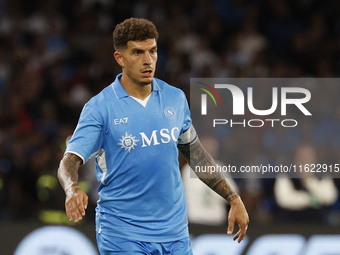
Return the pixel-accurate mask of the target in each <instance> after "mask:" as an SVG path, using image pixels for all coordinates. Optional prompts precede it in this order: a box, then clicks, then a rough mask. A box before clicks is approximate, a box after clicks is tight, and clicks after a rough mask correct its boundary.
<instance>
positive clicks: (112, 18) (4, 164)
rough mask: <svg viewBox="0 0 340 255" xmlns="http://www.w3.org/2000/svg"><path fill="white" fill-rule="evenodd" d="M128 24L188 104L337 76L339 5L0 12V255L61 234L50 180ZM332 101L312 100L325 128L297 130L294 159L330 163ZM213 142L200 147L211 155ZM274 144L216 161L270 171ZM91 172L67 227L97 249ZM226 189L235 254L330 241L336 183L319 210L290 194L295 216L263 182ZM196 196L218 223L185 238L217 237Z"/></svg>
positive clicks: (152, 2)
mask: <svg viewBox="0 0 340 255" xmlns="http://www.w3.org/2000/svg"><path fill="white" fill-rule="evenodd" d="M132 16H134V17H145V18H148V19H150V20H152V21H153V22H154V23H155V24H156V26H157V27H158V30H159V32H160V38H159V42H158V47H159V50H158V54H159V60H158V66H157V72H156V76H157V77H158V78H160V79H163V80H165V81H167V82H168V83H170V84H172V85H174V86H177V87H179V88H181V89H183V90H184V91H185V92H186V94H187V95H188V100H189V85H190V77H235V78H240V77H271V78H275V77H291V78H298V77H315V78H326V77H328V78H336V77H339V76H340V50H339V49H340V2H339V1H338V0H327V1H318V0H255V1H250V0H197V1H194V0H181V1H177V0H173V1H171V2H168V1H164V0H162V1H157V0H144V1H133V0H124V1H123V0H122V1H119V0H30V1H24V0H11V1H10V0H0V240H1V241H0V251H1V252H0V253H1V254H3V255H7V254H13V252H14V250H15V247H16V246H17V245H18V244H19V242H20V241H21V240H22V239H23V238H24V236H26V235H27V234H28V233H30V232H31V231H33V230H35V229H37V228H39V227H42V226H45V225H49V224H69V223H68V220H67V217H66V215H65V213H64V193H63V190H62V188H61V187H60V185H59V183H58V181H57V178H56V170H57V168H58V164H59V161H60V159H61V157H62V155H63V151H64V149H65V146H66V144H65V141H66V139H67V138H68V137H69V136H70V135H71V134H72V132H73V129H74V128H75V126H76V123H77V120H78V116H79V113H80V111H81V108H82V106H83V104H84V103H85V102H86V101H87V100H88V99H89V98H90V97H91V96H92V95H95V94H96V93H98V92H99V91H101V90H102V89H103V88H104V87H106V86H107V85H109V84H110V83H111V82H112V81H113V80H114V78H115V76H116V74H118V73H119V72H120V68H119V66H118V65H117V64H116V63H115V61H114V58H113V47H112V31H113V29H114V27H115V25H116V24H118V23H120V22H121V21H123V20H124V19H125V18H129V17H132ZM264 93H265V92H264ZM339 95H340V92H339V89H338V88H336V89H335V90H334V91H332V92H329V91H328V93H326V94H323V95H319V96H323V97H326V99H327V98H328V97H329V106H328V108H327V109H325V116H326V117H327V118H326V117H325V118H321V119H320V122H322V123H323V124H324V125H321V126H320V128H319V129H318V130H316V131H315V130H313V128H312V127H305V128H306V130H308V131H309V132H310V133H309V134H310V135H309V136H308V139H309V141H310V143H309V145H308V146H310V147H308V146H307V147H308V148H306V145H304V144H301V147H299V150H297V151H295V152H292V153H295V154H292V157H299V155H300V156H301V155H302V156H301V157H303V155H306V154H308V155H314V156H315V155H317V156H320V157H322V156H323V157H324V158H326V159H327V155H328V154H332V155H333V156H336V155H340V142H339V141H340V140H339V137H338V130H339V129H338V127H340V107H338V108H336V107H333V103H335V102H338V100H339V99H338V98H339V97H338V96H339ZM314 102H316V103H317V101H314ZM337 104H338V103H337ZM337 104H336V105H337ZM315 107H317V105H315ZM327 114H328V115H327ZM321 117H322V116H321ZM323 117H324V116H323ZM326 134H327V135H326ZM218 135H219V134H213V135H212V137H208V138H206V141H205V142H206V146H209V145H212V146H210V147H209V148H211V149H210V150H211V152H212V151H213V150H214V143H215V144H216V141H215V140H216V139H217V137H218ZM283 137H284V136H282V134H280V133H270V134H268V133H266V132H258V133H257V134H256V135H253V136H247V137H242V136H240V135H238V134H235V135H232V136H228V137H225V139H226V140H225V147H224V148H223V150H222V151H223V153H220V154H219V155H216V157H217V159H218V160H220V161H222V162H224V163H232V164H234V165H240V164H241V162H243V161H245V160H249V161H251V160H253V159H254V158H256V157H255V156H256V155H254V154H255V152H266V157H267V158H268V160H270V161H271V162H277V161H278V158H279V157H280V155H282V154H284V153H286V149H287V148H286V147H285V146H284V145H285V139H282V138H283ZM269 138H270V139H269ZM275 138H281V141H278V142H277V143H276V144H275V143H274V144H271V146H274V147H275V148H276V149H275V150H274V149H273V148H268V139H269V140H270V141H273V139H274V140H275ZM300 138H301V137H297V141H300V140H301V139H300ZM297 145H299V144H297ZM215 147H216V146H215ZM313 150H314V152H313ZM267 152H268V153H267ZM212 153H213V152H212ZM230 160H232V162H230ZM297 160H298V159H297ZM181 162H183V159H181ZM92 165H93V162H91V161H90V162H89V163H88V164H87V165H86V166H84V167H83V168H82V169H81V171H80V176H81V180H82V182H81V185H82V186H83V188H84V189H85V190H86V191H87V192H88V194H89V196H90V206H89V208H88V210H87V216H86V218H85V220H83V222H82V223H80V224H78V225H72V224H71V226H72V227H74V228H76V229H78V230H80V231H81V232H83V233H85V234H86V235H87V236H88V238H90V240H92V241H93V242H94V243H95V232H94V207H95V202H96V199H97V195H96V188H97V184H96V180H95V178H94V173H93V171H91V170H90V169H91V167H92ZM235 185H236V186H237V188H238V190H239V193H240V194H241V195H242V198H243V200H244V202H245V204H246V207H247V209H248V212H249V214H250V218H251V224H250V226H249V230H248V233H249V235H248V243H247V245H246V246H247V247H245V248H244V250H247V249H250V248H249V246H251V244H252V243H254V241H255V240H259V238H260V237H261V236H262V237H263V235H267V234H300V235H302V236H303V237H304V238H306V239H307V240H308V238H310V237H311V236H313V235H316V234H340V231H339V226H340V198H339V196H338V190H339V188H340V181H339V179H334V181H333V182H332V183H331V184H330V185H331V187H332V192H333V193H332V194H333V198H334V199H333V200H332V199H328V202H327V203H324V202H323V201H322V199H318V197H317V196H315V194H314V195H313V194H310V193H309V191H308V188H306V187H303V184H301V183H294V185H295V187H298V188H299V190H302V191H303V192H305V193H306V196H307V199H309V202H308V204H304V205H303V206H300V207H299V206H298V207H295V208H294V210H291V209H292V208H291V207H290V206H291V205H287V204H279V203H278V202H277V194H275V192H274V190H275V180H273V179H256V180H255V179H250V180H247V179H243V180H236V182H235ZM328 186H329V185H328ZM327 192H328V191H327V190H324V193H327ZM329 192H331V191H329ZM198 194H199V195H198V197H196V198H195V199H197V200H196V201H202V203H201V204H199V205H197V206H198V207H197V208H198V209H200V208H201V209H202V208H204V207H209V206H211V210H212V211H211V212H214V210H217V209H218V210H221V212H222V213H221V214H220V216H218V219H216V220H215V221H209V218H214V215H213V214H210V215H206V216H207V217H206V218H208V219H204V215H203V216H202V215H198V216H197V215H192V216H191V217H192V219H195V217H196V216H197V217H198V218H197V219H199V220H198V221H195V220H192V221H191V223H190V230H191V234H192V235H193V237H196V238H197V237H198V236H200V235H203V234H216V233H224V232H225V222H226V214H225V211H226V210H225V209H226V207H227V205H225V204H223V203H221V202H219V201H215V200H214V198H212V197H211V196H210V195H209V194H208V193H206V192H205V191H204V192H203V191H202V193H198ZM334 194H336V195H334ZM330 196H331V195H330ZM330 200H331V201H330ZM212 201H214V202H212ZM301 203H302V204H303V203H304V202H301ZM189 217H190V215H189ZM202 217H203V218H202ZM216 217H217V216H216ZM189 220H190V219H189ZM199 223H200V224H199ZM337 238H338V237H337ZM214 240H215V239H214ZM285 240H288V239H285ZM337 240H340V239H339V238H338V239H337ZM281 241H282V242H283V239H282V240H281ZM202 254H204V253H203V252H202ZM205 254H206V255H208V254H215V253H212V252H210V253H208V252H206V253H205ZM216 254H219V253H216ZM226 254H227V253H226ZM235 254H239V253H235ZM254 254H255V253H254ZM268 254H269V253H268ZM271 254H274V253H271ZM275 254H279V253H275ZM280 254H281V253H280ZM282 254H283V253H282ZM289 254H293V253H289ZM309 254H312V253H309ZM332 254H333V253H332ZM334 254H335V253H334ZM336 254H339V253H336Z"/></svg>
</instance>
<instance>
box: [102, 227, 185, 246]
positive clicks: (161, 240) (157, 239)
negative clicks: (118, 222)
mask: <svg viewBox="0 0 340 255" xmlns="http://www.w3.org/2000/svg"><path fill="white" fill-rule="evenodd" d="M96 233H97V234H99V235H104V236H112V237H118V238H124V239H127V240H131V241H138V242H151V243H165V242H174V241H179V240H182V239H184V238H187V237H189V233H188V232H187V233H185V234H181V235H178V236H176V237H170V238H160V236H157V237H155V238H146V239H145V238H143V237H145V236H142V237H141V238H140V237H139V236H131V235H128V234H124V233H121V234H112V233H110V234H107V233H104V232H103V231H100V232H99V230H96Z"/></svg>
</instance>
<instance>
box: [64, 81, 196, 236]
mask: <svg viewBox="0 0 340 255" xmlns="http://www.w3.org/2000/svg"><path fill="white" fill-rule="evenodd" d="M121 75H122V74H119V75H118V76H117V77H116V80H115V81H114V82H113V83H112V84H111V85H110V86H108V87H106V88H105V89H104V90H103V91H102V92H100V93H99V94H98V95H96V96H95V97H93V98H92V99H91V100H90V101H89V102H88V103H87V104H86V105H85V106H84V108H83V110H82V113H81V115H80V118H79V122H78V125H77V128H76V130H75V132H74V134H73V136H72V138H71V141H70V142H69V144H68V146H67V149H66V152H71V153H74V154H76V155H78V156H79V157H81V158H82V159H83V162H86V161H87V160H88V158H89V157H90V156H91V155H92V154H94V155H95V156H94V157H95V159H96V176H97V180H98V182H99V188H98V192H99V196H100V198H99V200H98V206H97V208H96V211H97V215H96V230H97V232H98V233H103V234H104V235H107V236H116V237H124V238H128V239H131V240H139V241H145V242H169V241H174V240H179V239H183V238H186V237H188V235H189V234H188V226H187V209H186V201H185V194H184V188H183V183H182V179H181V175H180V170H179V163H178V149H177V144H178V137H179V136H180V135H181V134H182V133H183V132H185V131H187V130H188V129H189V127H190V125H191V119H190V112H189V107H188V103H187V100H186V97H185V94H184V93H183V91H181V90H179V89H177V88H175V87H172V86H170V85H168V84H167V83H165V82H164V81H161V80H159V79H156V78H154V79H153V82H152V93H151V95H150V98H149V101H148V102H147V104H146V106H145V107H144V106H143V105H141V104H140V103H139V102H137V101H136V100H135V99H133V98H132V97H130V96H129V95H128V94H127V93H126V91H125V90H124V88H123V87H122V85H121V83H120V81H119V79H120V77H121Z"/></svg>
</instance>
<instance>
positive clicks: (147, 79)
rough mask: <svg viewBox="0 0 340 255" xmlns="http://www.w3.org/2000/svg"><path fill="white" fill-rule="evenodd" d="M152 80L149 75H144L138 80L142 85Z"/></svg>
mask: <svg viewBox="0 0 340 255" xmlns="http://www.w3.org/2000/svg"><path fill="white" fill-rule="evenodd" d="M152 80H153V76H150V77H144V78H142V79H141V80H140V84H142V85H149V84H150V83H151V82H152Z"/></svg>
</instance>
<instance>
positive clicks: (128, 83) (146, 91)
mask: <svg viewBox="0 0 340 255" xmlns="http://www.w3.org/2000/svg"><path fill="white" fill-rule="evenodd" d="M120 83H121V84H122V86H123V88H124V89H125V91H126V93H128V95H129V96H133V97H136V98H139V99H141V100H144V99H145V98H146V97H147V96H148V95H150V93H151V91H152V85H151V83H149V84H147V85H142V84H138V83H137V82H134V81H132V80H131V79H129V78H127V77H126V76H124V75H123V76H122V77H121V79H120Z"/></svg>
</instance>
